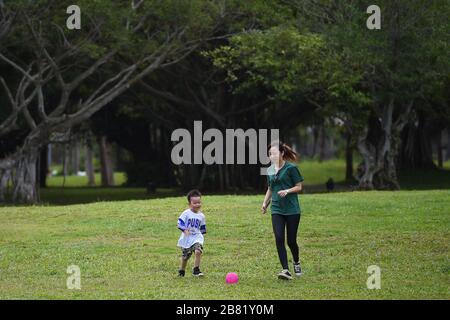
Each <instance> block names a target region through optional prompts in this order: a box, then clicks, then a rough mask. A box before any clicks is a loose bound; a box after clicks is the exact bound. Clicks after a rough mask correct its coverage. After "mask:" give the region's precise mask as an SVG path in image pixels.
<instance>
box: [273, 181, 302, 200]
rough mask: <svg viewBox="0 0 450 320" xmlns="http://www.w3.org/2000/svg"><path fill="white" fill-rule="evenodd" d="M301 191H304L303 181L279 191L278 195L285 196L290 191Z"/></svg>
mask: <svg viewBox="0 0 450 320" xmlns="http://www.w3.org/2000/svg"><path fill="white" fill-rule="evenodd" d="M300 191H302V183H301V182H299V183H297V184H296V185H295V186H293V187H292V188H290V189H285V190H281V191H278V195H279V196H280V197H282V198H284V197H285V196H286V195H287V194H288V193H299V192H300Z"/></svg>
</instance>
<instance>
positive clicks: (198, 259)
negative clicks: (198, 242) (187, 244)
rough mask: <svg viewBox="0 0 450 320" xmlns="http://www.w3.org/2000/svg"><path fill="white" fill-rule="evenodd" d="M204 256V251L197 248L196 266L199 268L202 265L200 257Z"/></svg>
mask: <svg viewBox="0 0 450 320" xmlns="http://www.w3.org/2000/svg"><path fill="white" fill-rule="evenodd" d="M201 257H202V252H201V251H200V250H198V249H196V250H195V261H194V267H195V268H199V267H200V259H201Z"/></svg>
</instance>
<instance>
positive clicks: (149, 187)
mask: <svg viewBox="0 0 450 320" xmlns="http://www.w3.org/2000/svg"><path fill="white" fill-rule="evenodd" d="M155 192H156V183H154V182H153V181H150V182H148V183H147V193H155Z"/></svg>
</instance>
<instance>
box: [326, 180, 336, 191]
mask: <svg viewBox="0 0 450 320" xmlns="http://www.w3.org/2000/svg"><path fill="white" fill-rule="evenodd" d="M325 185H326V186H327V191H328V192H330V191H333V190H334V180H333V178H330V179H328V181H327V183H326V184H325Z"/></svg>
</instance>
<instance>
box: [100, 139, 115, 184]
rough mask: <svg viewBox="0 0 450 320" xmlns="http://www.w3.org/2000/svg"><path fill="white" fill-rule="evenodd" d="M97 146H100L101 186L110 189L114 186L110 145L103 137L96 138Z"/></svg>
mask: <svg viewBox="0 0 450 320" xmlns="http://www.w3.org/2000/svg"><path fill="white" fill-rule="evenodd" d="M98 144H99V146H100V162H101V177H102V186H104V187H112V186H114V172H113V169H112V161H111V149H110V145H109V144H108V142H107V141H106V137H105V136H101V137H99V138H98Z"/></svg>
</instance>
